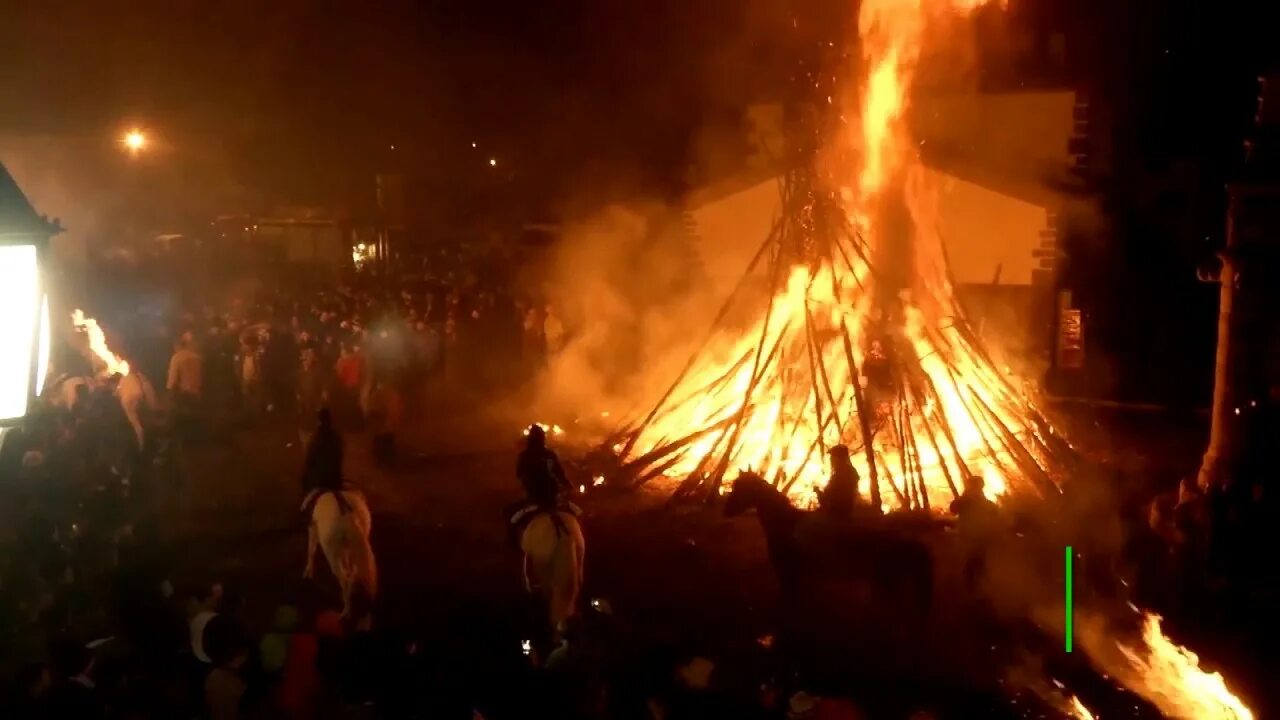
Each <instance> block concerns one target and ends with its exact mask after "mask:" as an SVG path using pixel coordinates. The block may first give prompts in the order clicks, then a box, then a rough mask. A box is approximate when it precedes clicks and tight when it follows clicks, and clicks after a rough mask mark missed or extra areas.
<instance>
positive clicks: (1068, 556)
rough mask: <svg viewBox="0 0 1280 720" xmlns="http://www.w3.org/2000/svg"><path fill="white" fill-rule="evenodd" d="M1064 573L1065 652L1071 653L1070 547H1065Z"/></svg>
mask: <svg viewBox="0 0 1280 720" xmlns="http://www.w3.org/2000/svg"><path fill="white" fill-rule="evenodd" d="M1066 573H1067V640H1066V642H1067V652H1071V620H1072V615H1073V613H1072V611H1071V576H1072V572H1071V546H1070V545H1068V546H1067V564H1066Z"/></svg>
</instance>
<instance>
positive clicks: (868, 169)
mask: <svg viewBox="0 0 1280 720" xmlns="http://www.w3.org/2000/svg"><path fill="white" fill-rule="evenodd" d="M979 4H981V3H980V2H978V1H977V0H865V1H864V3H863V4H862V7H861V11H860V15H859V23H858V26H859V34H860V39H861V47H862V52H863V70H864V73H865V75H864V83H863V84H862V86H861V89H860V92H861V99H860V103H859V104H860V108H861V121H860V134H859V137H858V138H857V139H855V145H857V146H858V147H859V148H860V150H861V161H862V162H861V167H860V168H858V169H857V170H856V171H855V172H851V173H850V174H849V179H850V181H851V185H852V186H853V187H854V189H853V190H850V191H848V192H845V193H842V197H843V198H844V199H845V204H846V207H845V211H846V212H847V214H848V216H849V220H850V224H851V225H852V226H853V227H854V228H856V229H858V230H860V231H861V235H862V238H867V239H866V240H865V241H862V240H859V241H858V242H864V244H865V247H847V248H841V251H842V254H843V255H846V256H847V257H846V258H845V259H846V260H847V262H846V263H837V262H835V261H834V260H831V259H826V260H821V261H819V262H816V263H814V264H813V265H812V266H809V265H797V266H795V267H793V268H791V269H790V271H789V275H788V276H787V279H786V282H785V285H783V286H782V288H781V289H780V290H779V291H778V292H777V294H776V295H775V297H774V298H773V299H772V301H771V303H770V310H769V312H767V313H765V317H762V318H760V319H759V320H758V321H757V322H756V323H755V324H754V325H753V326H751V328H750V329H749V330H748V331H747V332H745V333H739V332H734V333H731V334H726V336H722V337H719V338H717V339H716V341H713V342H712V344H711V345H710V346H709V347H708V350H707V351H706V352H705V353H704V357H702V358H700V359H699V361H700V362H699V364H696V365H694V366H693V368H692V372H690V373H689V374H687V375H686V376H685V379H684V380H682V381H681V382H680V383H679V385H678V386H677V388H676V390H677V391H678V393H677V394H673V395H672V397H682V398H683V399H682V400H679V401H678V402H676V403H674V404H673V405H671V406H668V407H664V408H662V410H663V412H658V413H655V415H653V416H652V417H651V418H650V419H649V420H647V421H646V422H645V423H644V425H643V426H642V427H640V428H639V430H638V431H637V435H636V437H635V441H634V442H633V443H632V444H631V445H628V446H627V447H628V448H629V451H628V452H627V453H625V454H626V457H625V458H624V460H626V461H636V460H638V459H640V458H645V457H648V456H650V454H652V453H655V452H660V451H661V449H662V448H663V447H664V446H665V445H667V444H669V443H671V442H672V441H673V440H675V439H677V438H681V437H685V436H688V435H689V433H690V432H692V431H694V430H698V429H706V430H707V432H705V433H704V434H702V435H701V436H699V437H697V438H695V439H693V440H692V441H691V442H689V443H688V444H687V445H686V446H684V447H682V448H680V449H679V450H677V451H675V452H673V453H672V454H670V455H667V456H666V457H664V458H663V460H662V462H661V465H662V468H663V470H662V471H663V473H664V474H666V475H670V476H685V475H689V474H693V473H699V472H702V473H706V472H712V471H713V469H712V468H710V467H708V462H707V459H708V458H709V457H711V456H713V455H719V456H721V457H724V458H727V459H729V460H730V461H732V462H733V463H734V464H735V465H736V466H738V467H750V468H754V469H756V470H757V471H759V472H761V473H763V474H765V475H766V476H769V477H771V478H779V479H780V482H785V487H787V488H788V493H789V494H790V495H791V497H792V498H793V499H794V500H796V501H798V502H799V503H800V504H802V505H806V504H812V503H813V502H814V501H815V500H816V497H817V490H818V489H819V488H821V487H822V486H823V485H824V484H825V482H826V472H825V468H823V467H822V465H823V463H822V462H821V460H820V459H819V460H817V461H813V458H814V456H815V455H817V456H818V457H819V458H820V457H821V453H820V452H818V451H817V449H818V448H825V447H831V446H833V445H836V444H845V445H848V446H849V448H850V450H851V451H852V453H851V454H852V455H853V456H854V457H853V458H852V461H853V464H854V467H855V469H856V470H857V471H858V472H859V474H860V475H861V476H862V477H864V478H865V477H877V488H878V487H879V486H880V485H882V484H884V485H885V486H886V494H887V491H888V489H890V488H891V489H892V490H893V494H892V495H890V496H888V501H887V502H888V505H889V506H890V507H919V506H922V505H923V506H928V505H929V504H930V501H929V500H928V498H927V497H921V496H922V495H926V496H927V495H932V494H934V493H936V492H942V493H945V494H946V495H953V494H954V493H955V492H956V489H957V487H958V486H959V485H960V484H961V483H962V481H963V479H964V477H965V476H967V475H972V474H978V475H982V476H983V477H984V479H985V480H986V487H985V492H986V493H987V495H988V496H989V497H993V498H994V497H998V496H1000V495H1002V494H1004V493H1005V492H1006V491H1007V490H1008V489H1009V486H1010V484H1011V483H1012V482H1015V481H1017V480H1025V479H1028V476H1029V475H1033V474H1034V475H1048V474H1049V472H1050V468H1051V465H1052V459H1051V458H1050V457H1048V455H1049V452H1048V447H1049V443H1048V442H1047V441H1046V438H1045V437H1044V433H1045V432H1046V431H1050V430H1051V429H1049V428H1048V426H1047V424H1043V423H1042V421H1039V420H1038V419H1039V413H1038V412H1037V411H1036V409H1035V408H1034V407H1032V406H1031V404H1030V402H1029V401H1028V400H1027V399H1026V398H1025V397H1024V396H1023V395H1022V394H1021V393H1020V392H1018V391H1017V390H1016V389H1015V387H1014V386H1013V385H1012V384H1011V383H1010V381H1009V380H1008V379H1007V378H1006V377H1004V376H1003V375H1002V374H1001V373H1000V372H998V371H997V370H996V369H995V367H994V366H993V364H992V362H991V360H990V359H989V358H988V357H987V356H986V355H985V351H984V350H982V349H981V348H979V347H978V346H977V345H976V344H975V340H974V336H973V334H972V332H971V331H969V330H968V328H967V326H965V324H964V321H963V318H962V313H961V311H960V309H959V307H958V305H957V303H956V301H955V299H954V293H953V291H952V288H951V284H950V281H949V280H948V269H947V264H946V257H945V253H944V251H943V249H942V242H941V238H940V236H939V235H938V233H937V231H936V230H935V229H934V227H935V225H936V222H935V219H936V217H937V208H936V200H935V198H934V193H933V188H932V186H931V185H930V183H929V182H928V179H927V176H926V174H925V172H924V170H923V167H922V166H920V165H919V163H918V162H916V161H915V160H914V159H912V158H911V157H910V156H909V153H908V149H909V147H910V142H909V134H908V129H907V127H906V123H905V113H906V110H907V108H908V104H909V96H910V90H911V85H912V82H913V80H914V77H915V72H916V67H917V64H918V62H919V58H920V51H921V47H922V45H923V43H924V41H925V32H926V29H927V26H928V22H930V21H936V20H945V18H946V17H947V16H948V15H954V14H956V13H958V12H961V11H965V10H969V9H972V8H974V7H976V6H977V5H979ZM891 192H892V193H896V194H899V195H900V196H901V201H902V203H903V204H905V206H906V209H907V210H908V211H909V213H910V215H911V218H912V221H913V225H914V231H913V235H914V237H913V238H911V241H910V247H911V250H912V252H911V257H912V258H913V260H912V263H913V265H914V267H912V268H910V270H912V271H913V272H910V273H909V274H910V276H911V277H910V278H909V279H908V280H907V281H906V282H907V285H906V287H904V288H903V289H902V290H901V292H900V293H899V297H900V299H901V300H902V303H901V304H902V312H901V316H900V317H894V318H892V319H893V320H895V321H896V323H897V324H896V327H894V328H892V329H891V331H890V332H891V333H892V334H894V336H895V337H901V338H902V339H903V340H904V341H905V349H906V352H907V353H908V354H909V355H910V357H906V358H899V359H900V360H901V361H902V363H903V364H904V365H910V366H913V367H915V368H919V369H920V370H922V371H923V378H922V379H921V381H920V382H919V383H917V384H916V385H915V386H914V387H910V388H908V389H907V391H906V392H905V395H904V396H902V397H900V398H899V400H898V402H899V405H898V406H897V407H891V406H890V403H886V402H878V401H877V399H876V398H875V397H874V395H875V393H874V392H873V391H872V390H871V389H868V382H869V378H868V374H867V372H866V368H867V364H868V361H869V360H870V361H872V362H874V361H876V360H877V358H878V357H879V356H877V355H876V353H877V351H878V350H877V346H876V342H877V340H876V336H877V335H878V334H880V333H878V332H877V331H876V329H875V328H874V327H873V326H874V324H875V323H876V322H877V315H876V314H877V312H883V309H882V308H878V305H877V303H878V302H880V301H881V300H882V299H883V295H884V293H883V290H886V289H887V290H890V291H892V290H893V288H891V287H879V285H880V284H883V281H882V279H881V278H880V277H878V276H877V275H876V273H875V272H873V270H872V267H871V264H870V259H869V258H870V257H871V256H873V255H874V253H875V251H876V250H877V249H878V247H879V246H883V247H885V248H889V245H890V243H889V241H888V240H886V239H885V238H883V237H880V235H881V233H874V232H872V231H871V230H872V227H871V226H872V220H873V219H874V218H875V217H876V215H877V213H878V212H879V207H880V202H879V201H880V199H881V198H882V197H883V198H886V199H889V194H890V193H891ZM833 255H835V253H833ZM878 291H880V292H878ZM807 327H813V328H815V330H814V332H813V333H809V332H808V331H807V329H806V328H807ZM846 337H847V338H848V340H849V343H848V345H846V343H845V341H844V339H845V338H846ZM757 348H777V350H776V352H773V353H772V354H767V353H761V352H760V351H759V350H758V349H757ZM897 352H902V350H901V349H899V350H898V351H897ZM753 358H754V361H753V360H752V359H753ZM758 365H759V366H758ZM717 378H720V380H717ZM819 387H822V391H819V389H818V388H819ZM748 395H750V397H748ZM860 395H866V396H868V397H867V403H868V405H869V406H868V407H863V406H862V403H863V399H862V398H860ZM899 409H902V410H904V412H902V413H901V414H899V412H898V410H899ZM906 409H909V410H910V412H906V411H905V410H906ZM860 416H861V417H860ZM867 416H875V420H874V421H873V422H874V423H876V427H873V428H871V433H870V434H871V435H872V436H873V437H871V438H867V437H864V436H865V435H867V434H868V433H867V427H866V426H865V425H862V426H860V424H859V423H860V421H861V418H862V417H867ZM729 426H733V427H734V428H735V429H734V430H732V431H731V430H728V429H723V428H727V427H729ZM716 428H721V429H719V430H716ZM868 445H870V446H871V447H867V446H868ZM859 446H861V447H862V450H859V449H858V448H859ZM873 463H874V464H875V465H876V466H877V467H878V468H879V473H878V475H876V474H873V473H872V469H871V468H872V465H873ZM1033 466H1034V467H1033ZM886 476H887V477H886ZM864 491H866V492H868V493H869V489H868V488H864ZM946 495H944V497H945V496H946Z"/></svg>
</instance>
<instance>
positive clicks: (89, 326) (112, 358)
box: [71, 309, 129, 375]
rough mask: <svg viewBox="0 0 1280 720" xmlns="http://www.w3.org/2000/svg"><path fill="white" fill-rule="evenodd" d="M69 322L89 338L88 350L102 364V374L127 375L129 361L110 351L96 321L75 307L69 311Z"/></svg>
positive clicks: (104, 335) (105, 337)
mask: <svg viewBox="0 0 1280 720" xmlns="http://www.w3.org/2000/svg"><path fill="white" fill-rule="evenodd" d="M71 322H72V324H74V325H75V326H76V329H77V330H79V331H81V332H83V333H84V334H85V336H86V337H87V338H88V340H89V350H90V351H91V352H92V353H93V354H94V357H96V358H97V359H98V362H99V363H100V364H101V365H102V367H103V370H102V374H104V375H128V374H129V363H128V362H126V361H125V360H124V359H123V358H121V357H120V356H119V355H116V354H115V353H113V352H111V348H110V347H108V346H107V336H106V333H104V332H103V331H102V328H101V327H99V326H98V321H97V320H95V319H94V318H91V317H85V314H84V312H83V311H82V310H80V309H76V310H75V311H74V312H72V313H71Z"/></svg>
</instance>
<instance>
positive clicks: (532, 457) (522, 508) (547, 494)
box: [508, 425, 581, 537]
mask: <svg viewBox="0 0 1280 720" xmlns="http://www.w3.org/2000/svg"><path fill="white" fill-rule="evenodd" d="M516 477H517V478H519V479H520V485H521V487H523V488H524V494H525V499H524V500H523V501H521V502H520V503H519V504H517V505H516V506H514V507H513V508H512V511H511V513H509V515H508V517H509V518H510V522H511V528H512V531H513V533H514V534H518V533H519V529H520V528H521V527H522V526H523V525H524V524H525V523H527V522H528V521H529V519H530V518H532V517H533V515H535V514H537V513H538V512H540V511H542V512H549V511H552V510H562V511H567V512H570V513H572V514H573V515H575V516H577V515H579V514H580V513H581V510H579V509H578V507H577V506H576V505H574V504H573V503H571V502H569V501H568V500H567V499H566V497H565V496H566V495H567V494H568V491H569V481H568V479H566V478H565V474H564V468H563V467H561V465H560V458H559V457H558V456H557V455H556V454H555V452H554V451H552V450H551V449H550V448H548V447H547V434H546V431H545V430H543V429H542V427H541V426H539V425H532V426H530V428H529V434H528V439H527V441H526V442H525V448H524V450H523V451H521V453H520V457H519V458H518V459H517V460H516ZM514 534H513V537H514V536H515V535H514Z"/></svg>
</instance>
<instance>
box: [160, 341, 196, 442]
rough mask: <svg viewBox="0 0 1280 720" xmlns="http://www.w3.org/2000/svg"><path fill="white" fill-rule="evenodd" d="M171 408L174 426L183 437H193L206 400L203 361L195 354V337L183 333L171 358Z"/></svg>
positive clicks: (167, 385) (168, 385) (169, 384)
mask: <svg viewBox="0 0 1280 720" xmlns="http://www.w3.org/2000/svg"><path fill="white" fill-rule="evenodd" d="M165 387H166V389H167V390H168V391H169V402H170V407H171V408H172V410H173V419H174V424H175V425H176V427H177V428H178V430H179V432H181V433H182V434H183V435H187V436H190V433H191V430H192V426H193V424H194V422H195V419H196V417H197V416H198V414H199V408H200V404H201V401H202V399H203V397H204V358H202V357H201V356H200V353H199V352H197V351H196V347H195V338H194V337H193V336H192V335H191V333H189V332H187V333H183V334H182V337H181V338H179V339H178V342H177V344H176V346H175V347H174V351H173V356H172V357H170V358H169V381H168V383H167V384H166V385H165Z"/></svg>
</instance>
